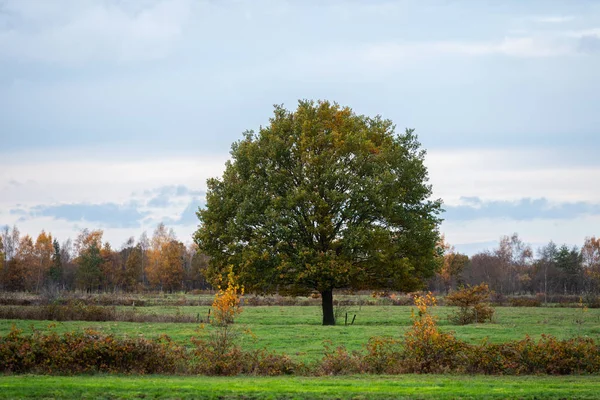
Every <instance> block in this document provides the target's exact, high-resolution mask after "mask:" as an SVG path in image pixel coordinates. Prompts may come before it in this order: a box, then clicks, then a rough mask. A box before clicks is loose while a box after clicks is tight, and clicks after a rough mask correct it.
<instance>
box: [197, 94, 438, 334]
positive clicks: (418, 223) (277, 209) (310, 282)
mask: <svg viewBox="0 0 600 400" xmlns="http://www.w3.org/2000/svg"><path fill="white" fill-rule="evenodd" d="M424 156H425V151H424V150H422V149H421V146H420V143H419V142H418V140H417V137H416V135H415V134H414V133H413V130H411V129H407V130H406V131H405V132H404V133H402V134H396V133H395V127H394V125H393V124H392V122H391V121H390V120H387V119H382V118H381V117H379V116H376V117H373V118H371V117H367V116H363V115H357V114H355V113H354V112H353V111H352V110H351V109H350V108H348V107H341V106H339V105H338V104H335V103H329V102H327V101H319V102H316V103H315V102H312V101H300V102H299V105H298V108H297V110H296V111H293V112H292V111H288V110H286V109H284V108H283V106H275V110H274V116H273V117H272V118H271V119H270V123H269V125H268V126H266V127H262V128H261V129H260V130H259V132H258V133H255V132H253V131H248V132H245V134H244V138H243V139H242V140H240V141H238V142H235V143H234V144H233V145H232V149H231V161H228V162H227V164H226V168H225V172H224V174H223V176H222V178H220V179H215V178H213V179H209V180H208V191H207V195H206V207H205V208H202V209H200V210H199V211H198V218H199V219H200V226H199V228H198V230H197V232H196V233H195V241H196V243H197V244H198V246H199V250H200V251H201V252H203V253H205V254H207V255H208V256H210V265H209V267H208V271H207V272H208V274H209V276H211V277H212V278H213V279H214V280H217V279H218V277H219V276H223V274H225V273H226V271H228V270H229V268H233V271H234V272H235V274H236V275H237V276H238V279H239V280H240V282H241V283H243V284H244V285H245V287H246V290H247V291H252V292H257V293H272V292H275V291H278V292H280V293H281V292H286V293H292V294H300V293H307V292H310V291H318V292H319V293H321V295H322V297H323V323H324V324H326V325H329V324H334V323H335V321H334V316H333V305H332V292H333V290H334V289H338V288H350V289H393V290H414V289H416V288H418V287H419V286H420V284H421V282H422V281H423V279H424V278H427V277H429V276H431V275H433V273H434V272H435V270H436V268H437V267H438V266H439V264H440V261H441V259H440V257H439V255H440V253H439V249H438V247H437V244H438V242H439V232H438V225H439V223H440V219H439V217H438V215H439V213H440V212H441V200H432V199H430V197H431V194H432V190H431V186H430V185H429V184H428V183H427V181H428V175H427V169H426V167H425V165H424V163H423V161H424Z"/></svg>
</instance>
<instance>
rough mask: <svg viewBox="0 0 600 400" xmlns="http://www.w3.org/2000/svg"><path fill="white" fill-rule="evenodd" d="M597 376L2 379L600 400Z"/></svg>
mask: <svg viewBox="0 0 600 400" xmlns="http://www.w3.org/2000/svg"><path fill="white" fill-rule="evenodd" d="M599 385H600V379H599V378H598V377H596V376H567V377H547V376H524V377H523V376H521V377H498V376H457V375H400V376H373V375H369V376H364V375H360V376H344V377H325V378H312V377H295V376H294V377H254V376H252V377H249V376H245V377H233V378H232V377H204V376H202V377H190V376H168V377H167V376H142V377H139V376H135V377H134V376H114V375H95V376H33V375H17V376H0V399H30V398H46V399H50V398H60V399H143V398H149V399H198V398H202V399H220V400H224V399H246V400H248V399H422V400H425V399H441V400H446V399H490V400H491V399H523V400H526V399H531V400H533V399H537V400H542V399H556V400H558V399H597V398H598V387H599Z"/></svg>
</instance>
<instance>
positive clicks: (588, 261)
mask: <svg viewBox="0 0 600 400" xmlns="http://www.w3.org/2000/svg"><path fill="white" fill-rule="evenodd" d="M581 261H582V267H583V268H584V274H585V278H586V281H588V282H589V283H588V290H589V291H591V292H594V293H599V292H600V237H599V238H596V237H595V236H592V237H587V238H585V242H584V244H583V247H582V248H581Z"/></svg>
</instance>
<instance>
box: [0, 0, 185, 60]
mask: <svg viewBox="0 0 600 400" xmlns="http://www.w3.org/2000/svg"><path fill="white" fill-rule="evenodd" d="M128 4H129V5H131V4H132V3H122V2H111V1H109V2H97V1H63V2H61V3H56V2H52V3H50V2H26V1H16V2H8V3H7V6H6V8H7V9H6V10H5V11H4V13H2V10H0V18H2V19H3V20H4V21H5V23H4V25H5V26H6V27H5V28H4V29H3V30H0V54H1V55H3V56H5V57H6V56H10V57H17V58H25V59H33V60H37V61H44V62H51V63H58V64H67V65H79V64H82V63H87V62H93V61H109V62H129V61H135V60H153V59H158V58H162V57H165V56H167V55H168V54H169V53H170V52H171V50H172V48H173V46H174V45H175V43H176V42H177V40H178V39H179V38H180V37H181V36H182V34H183V32H184V30H185V28H186V25H187V23H188V17H189V15H190V13H191V10H192V5H193V3H192V1H191V0H162V1H153V2H146V3H133V4H134V5H135V4H137V5H138V6H139V5H143V7H137V8H131V7H129V8H128V7H126V5H128ZM2 14H3V15H2ZM13 20H14V21H16V22H15V23H12V21H13ZM0 26H1V25H0Z"/></svg>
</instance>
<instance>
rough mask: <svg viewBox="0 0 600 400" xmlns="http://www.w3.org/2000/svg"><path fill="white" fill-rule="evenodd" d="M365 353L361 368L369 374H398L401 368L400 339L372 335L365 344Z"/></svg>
mask: <svg viewBox="0 0 600 400" xmlns="http://www.w3.org/2000/svg"><path fill="white" fill-rule="evenodd" d="M366 349H367V354H365V355H364V357H363V359H362V363H361V364H362V370H363V371H364V372H368V373H371V374H398V373H401V372H402V371H403V368H402V347H401V341H399V340H397V339H392V338H382V337H373V338H371V339H369V342H368V343H367V345H366Z"/></svg>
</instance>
